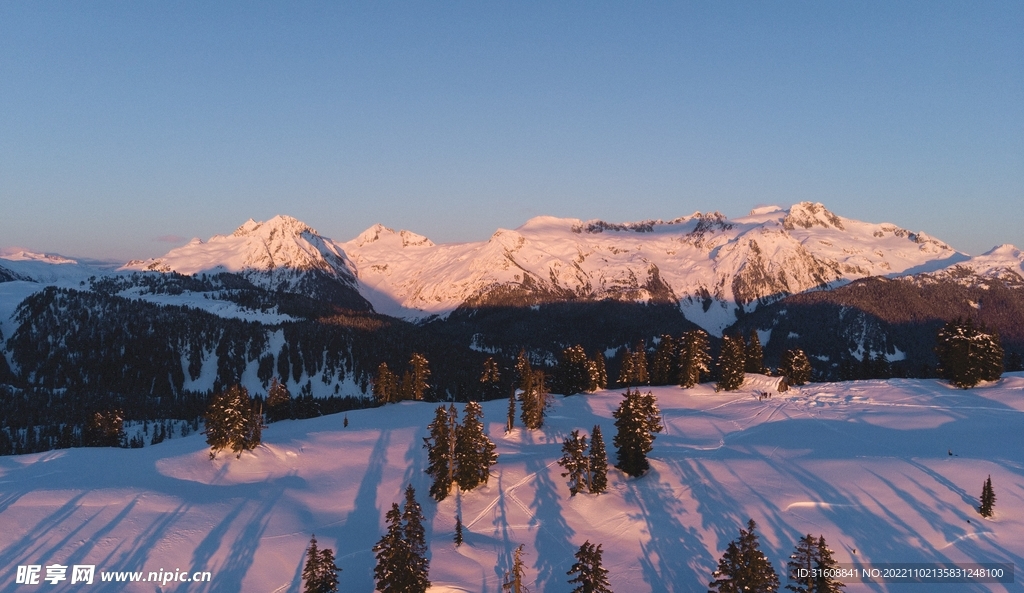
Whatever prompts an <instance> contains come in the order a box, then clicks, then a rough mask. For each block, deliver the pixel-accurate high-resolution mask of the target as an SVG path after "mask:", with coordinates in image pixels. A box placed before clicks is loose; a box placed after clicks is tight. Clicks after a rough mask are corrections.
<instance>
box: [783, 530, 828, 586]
mask: <svg viewBox="0 0 1024 593" xmlns="http://www.w3.org/2000/svg"><path fill="white" fill-rule="evenodd" d="M819 560H820V558H819V557H818V542H817V541H816V540H815V539H814V537H813V536H812V535H811V534H809V533H808V534H807V535H806V536H804V537H801V538H800V541H798V542H797V544H796V548H795V549H794V550H793V553H792V554H790V555H789V562H788V563H787V567H788V568H789V580H790V584H788V585H786V589H789V590H790V591H796V592H797V593H811V592H814V591H817V589H816V588H815V587H814V584H815V574H814V569H815V568H817V566H818V562H819Z"/></svg>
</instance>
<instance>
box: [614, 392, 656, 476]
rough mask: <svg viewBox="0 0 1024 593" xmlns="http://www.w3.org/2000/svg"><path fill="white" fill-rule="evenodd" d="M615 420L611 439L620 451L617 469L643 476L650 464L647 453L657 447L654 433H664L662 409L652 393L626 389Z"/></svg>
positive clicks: (615, 414)
mask: <svg viewBox="0 0 1024 593" xmlns="http://www.w3.org/2000/svg"><path fill="white" fill-rule="evenodd" d="M612 416H614V417H615V428H616V433H615V438H614V439H613V440H612V444H614V445H615V446H616V447H617V448H618V451H617V452H616V457H617V459H618V463H616V464H615V467H617V468H619V469H620V470H622V473H624V474H626V475H628V476H633V477H639V476H642V475H644V474H645V473H646V472H647V470H648V469H650V467H651V464H650V463H649V462H648V461H647V454H648V453H650V452H651V450H652V449H653V448H654V433H657V432H661V431H662V430H663V427H662V424H661V410H659V409H658V404H657V400H656V399H655V397H654V394H652V393H651V392H650V391H648V392H647V393H643V394H641V393H640V391H639V390H635V389H634V390H631V389H628V388H627V389H626V393H625V394H624V396H623V399H622V402H621V403H620V404H619V407H618V409H616V410H615V411H614V412H612Z"/></svg>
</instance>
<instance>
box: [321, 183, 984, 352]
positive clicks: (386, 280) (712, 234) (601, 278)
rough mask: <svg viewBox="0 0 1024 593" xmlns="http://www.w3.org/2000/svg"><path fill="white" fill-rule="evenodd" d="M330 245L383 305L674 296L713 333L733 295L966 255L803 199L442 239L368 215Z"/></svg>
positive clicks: (415, 307)
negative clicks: (727, 211) (740, 212)
mask: <svg viewBox="0 0 1024 593" xmlns="http://www.w3.org/2000/svg"><path fill="white" fill-rule="evenodd" d="M341 245H342V248H343V249H344V251H345V253H347V254H348V256H349V257H350V258H351V260H352V262H353V264H354V265H355V267H356V269H357V271H358V272H357V273H358V276H359V281H360V289H361V291H362V293H363V295H364V297H366V298H367V299H368V300H369V301H370V302H371V303H373V305H374V307H375V308H376V309H377V310H378V311H381V312H384V313H389V314H396V315H401V316H405V317H416V316H422V315H430V314H444V313H447V312H450V311H452V310H454V309H455V308H457V307H459V306H461V305H463V304H469V305H487V304H499V303H501V302H508V301H509V299H510V298H512V299H518V300H517V302H518V303H520V304H521V303H537V302H545V301H551V300H565V299H605V298H613V299H623V300H631V301H641V302H646V301H662V302H678V303H679V304H680V306H681V307H682V308H683V309H684V311H685V312H686V314H687V317H688V318H690V319H691V320H693V321H694V322H696V323H698V324H699V325H702V326H704V327H705V328H706V329H709V330H710V331H713V332H715V333H719V332H720V331H721V330H722V329H723V328H724V327H726V326H728V325H730V324H731V323H732V322H734V321H735V318H736V317H735V310H736V308H737V307H746V308H748V309H749V308H752V307H754V306H756V304H757V303H759V302H760V303H764V302H770V301H772V300H774V299H777V298H781V297H783V296H785V295H787V294H793V293H797V292H802V291H805V290H808V289H811V288H815V287H820V286H825V285H829V284H833V283H836V282H843V281H849V280H853V279H856V278H861V277H864V276H872V275H896V274H901V273H907V272H917V271H925V270H934V269H938V268H941V267H944V266H946V265H949V264H950V263H952V262H955V261H961V260H964V259H967V256H965V255H963V254H961V253H958V252H957V251H955V250H954V249H953V248H951V247H950V246H948V245H946V244H945V243H942V242H941V241H938V240H936V239H933V238H931V237H928V236H927V235H925V234H923V233H912V232H909V231H906V230H904V229H901V228H899V227H896V226H894V225H891V224H872V223H865V222H859V221H855V220H851V219H847V218H843V217H840V216H837V215H835V214H833V213H832V212H830V211H828V210H827V209H826V208H825V207H824V206H822V205H821V204H812V203H808V202H804V203H800V204H796V205H794V206H792V207H790V208H789V209H781V208H777V207H767V208H759V209H756V210H754V211H753V212H751V213H750V215H749V216H746V217H743V218H739V219H736V220H728V219H726V218H725V217H724V216H722V215H721V214H719V213H717V212H716V213H711V214H702V213H699V212H698V213H694V214H692V215H690V216H685V217H682V218H678V219H675V220H672V221H668V222H663V221H644V222H638V223H626V224H611V223H606V222H603V221H590V222H583V221H581V220H578V219H559V218H552V217H538V218H533V219H531V220H529V221H528V222H527V223H526V224H524V225H523V226H521V227H519V228H518V229H515V230H505V229H500V230H498V231H497V232H495V233H494V235H492V236H491V238H490V239H488V240H487V241H483V242H476V243H462V244H447V245H435V244H434V243H432V242H430V241H429V240H427V239H426V238H424V237H421V236H419V235H415V234H413V233H409V232H408V231H400V232H395V231H393V230H391V229H388V228H386V227H383V226H381V225H376V226H374V227H371V228H370V229H368V230H367V231H366V232H364V233H363V234H361V235H360V236H359V237H357V238H356V239H354V240H352V241H349V242H347V243H343V244H341Z"/></svg>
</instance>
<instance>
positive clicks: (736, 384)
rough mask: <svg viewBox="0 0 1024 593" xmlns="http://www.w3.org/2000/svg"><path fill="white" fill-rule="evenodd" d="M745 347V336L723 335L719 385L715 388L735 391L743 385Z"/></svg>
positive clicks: (719, 362)
mask: <svg viewBox="0 0 1024 593" xmlns="http://www.w3.org/2000/svg"><path fill="white" fill-rule="evenodd" d="M745 348H746V347H745V346H744V344H743V338H741V337H739V336H722V353H721V354H719V355H718V385H716V386H715V389H717V390H721V391H735V390H737V389H739V388H740V386H741V385H743V369H744V367H745V364H746V354H745Z"/></svg>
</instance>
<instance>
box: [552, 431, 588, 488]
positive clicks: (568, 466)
mask: <svg viewBox="0 0 1024 593" xmlns="http://www.w3.org/2000/svg"><path fill="white" fill-rule="evenodd" d="M558 465H560V466H562V469H564V470H565V471H564V472H562V477H563V478H568V482H569V496H576V493H577V492H579V491H580V490H583V489H589V487H590V484H589V482H590V457H589V456H588V455H587V436H586V435H581V434H580V431H579V430H574V431H572V433H571V434H570V435H569V436H567V437H566V438H565V442H564V443H563V444H562V458H561V459H559V460H558Z"/></svg>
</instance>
